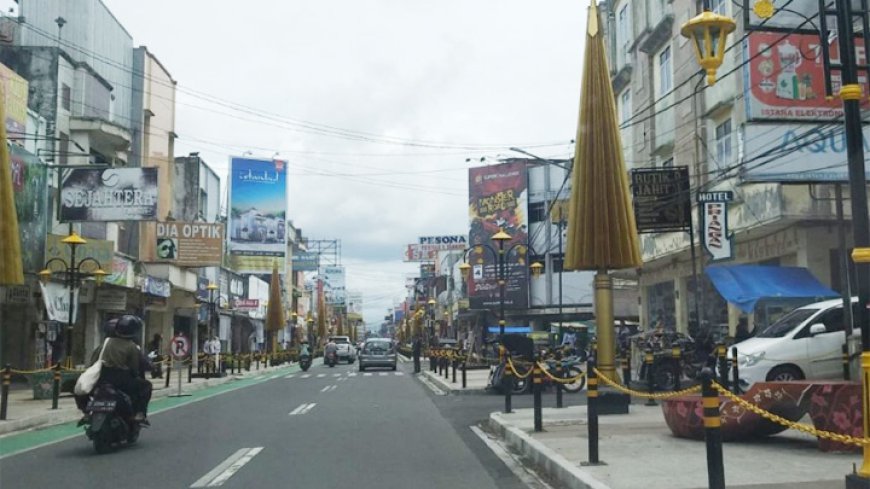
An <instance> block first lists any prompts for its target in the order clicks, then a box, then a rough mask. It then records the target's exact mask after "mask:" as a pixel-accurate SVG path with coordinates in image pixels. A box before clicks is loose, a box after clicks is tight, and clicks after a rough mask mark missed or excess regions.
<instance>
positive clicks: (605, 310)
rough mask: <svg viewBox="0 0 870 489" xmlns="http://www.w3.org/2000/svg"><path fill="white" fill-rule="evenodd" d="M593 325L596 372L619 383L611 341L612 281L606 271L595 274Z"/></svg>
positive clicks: (612, 332) (612, 331)
mask: <svg viewBox="0 0 870 489" xmlns="http://www.w3.org/2000/svg"><path fill="white" fill-rule="evenodd" d="M595 324H596V330H597V332H596V339H597V343H598V352H597V356H596V358H595V361H596V363H597V364H598V370H600V371H601V373H602V374H603V375H605V376H606V377H607V378H609V379H610V380H613V381H615V382H619V377H618V375H617V374H616V363H615V360H616V346H615V343H614V341H613V338H614V335H615V332H614V328H613V324H614V321H613V279H611V278H610V275H608V274H607V270H599V271H598V273H596V274H595Z"/></svg>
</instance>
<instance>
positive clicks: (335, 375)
mask: <svg viewBox="0 0 870 489" xmlns="http://www.w3.org/2000/svg"><path fill="white" fill-rule="evenodd" d="M332 376H333V377H341V374H332Z"/></svg>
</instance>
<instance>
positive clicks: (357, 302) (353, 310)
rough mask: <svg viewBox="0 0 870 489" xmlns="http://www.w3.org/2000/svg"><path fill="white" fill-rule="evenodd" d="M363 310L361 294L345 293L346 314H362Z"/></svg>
mask: <svg viewBox="0 0 870 489" xmlns="http://www.w3.org/2000/svg"><path fill="white" fill-rule="evenodd" d="M362 310H363V295H362V292H348V293H347V313H348V314H362Z"/></svg>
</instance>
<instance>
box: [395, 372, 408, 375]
mask: <svg viewBox="0 0 870 489" xmlns="http://www.w3.org/2000/svg"><path fill="white" fill-rule="evenodd" d="M393 375H405V372H393Z"/></svg>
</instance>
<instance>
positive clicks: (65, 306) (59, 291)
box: [39, 282, 80, 324]
mask: <svg viewBox="0 0 870 489" xmlns="http://www.w3.org/2000/svg"><path fill="white" fill-rule="evenodd" d="M39 287H40V288H41V289H42V299H43V301H45V312H46V314H48V319H49V320H50V321H57V322H60V323H64V324H66V323H68V322H69V289H67V288H66V286H65V285H63V284H59V283H56V282H49V283H47V284H43V283H40V284H39ZM79 290H80V289H79V288H76V289H75V295H74V296H73V301H75V303H76V304H78V302H79ZM78 314H79V308H78V307H76V308H75V310H74V311H73V322H76V319H77V318H78Z"/></svg>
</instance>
